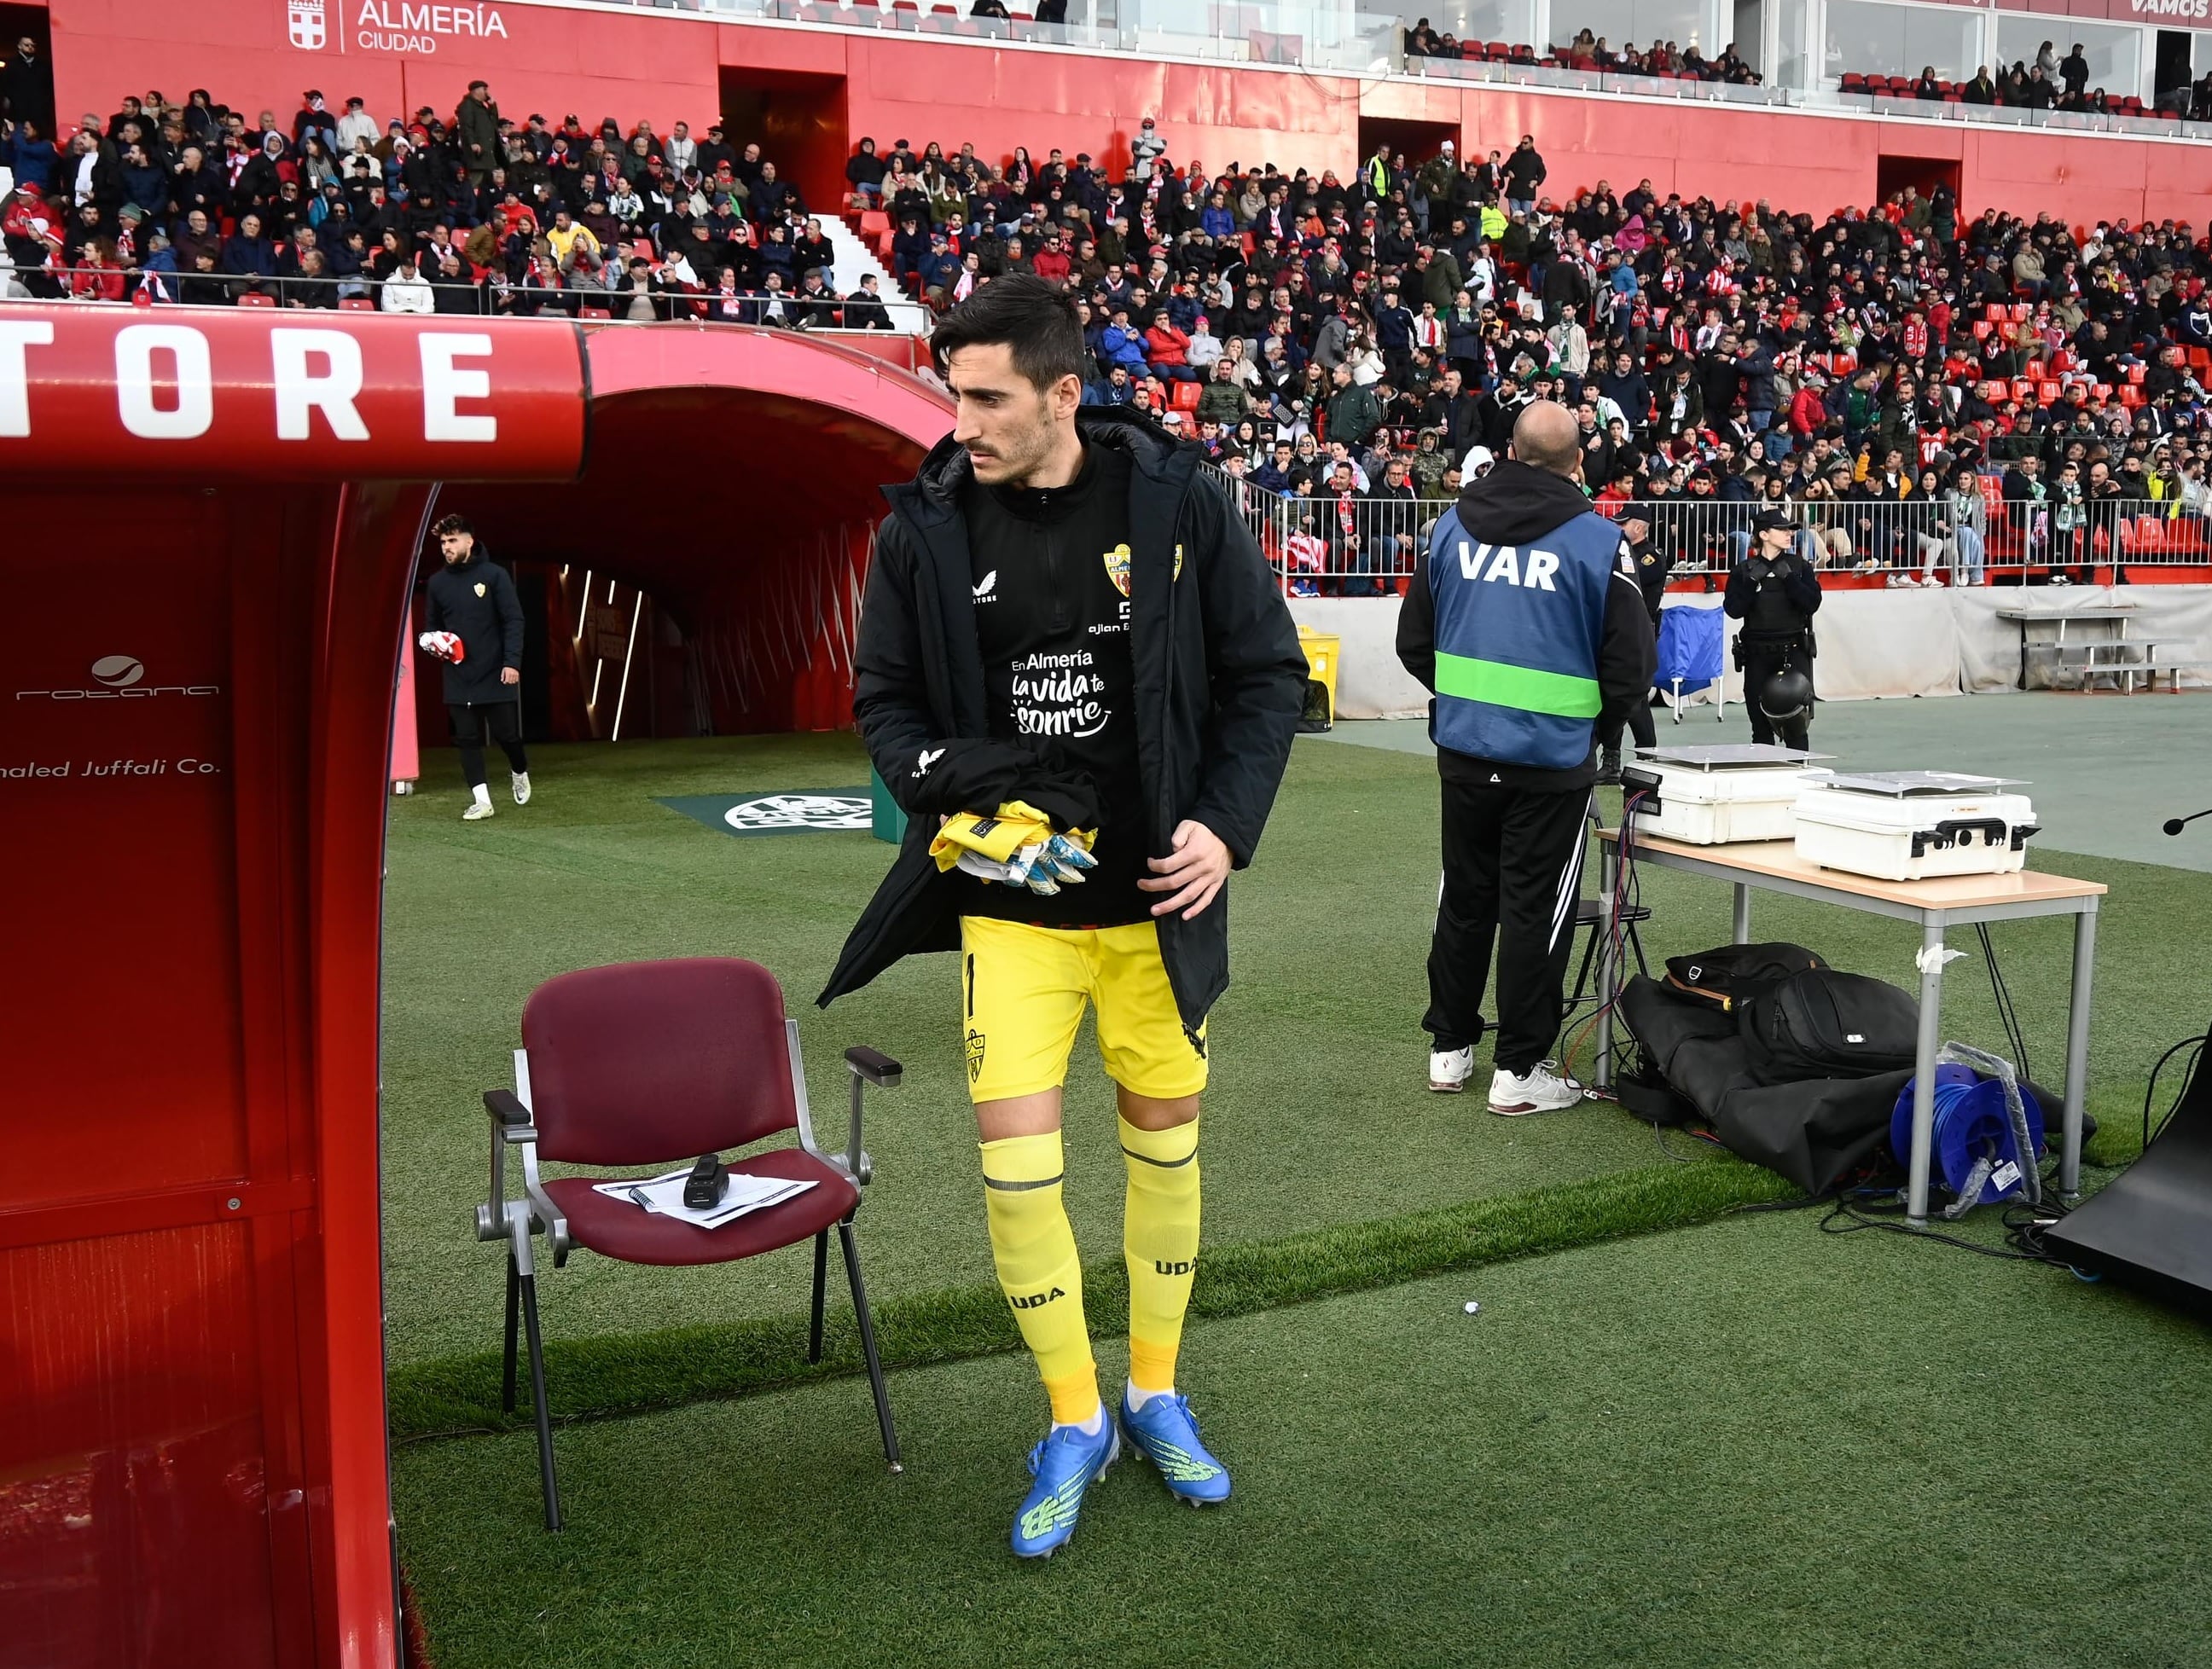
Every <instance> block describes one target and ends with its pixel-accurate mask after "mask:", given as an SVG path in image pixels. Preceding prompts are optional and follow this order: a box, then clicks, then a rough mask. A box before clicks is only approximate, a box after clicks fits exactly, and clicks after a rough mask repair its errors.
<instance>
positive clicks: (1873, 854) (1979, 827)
mask: <svg viewBox="0 0 2212 1669" xmlns="http://www.w3.org/2000/svg"><path fill="white" fill-rule="evenodd" d="M1976 783H1980V784H1986V785H1988V786H1985V787H1973V786H1960V785H1970V784H1976ZM2006 786H2007V785H2006V784H2005V783H2004V782H2003V781H2002V780H2000V779H1997V778H1994V777H1982V778H1973V777H1946V776H1943V775H1942V774H1936V773H1920V772H1913V773H1905V772H1899V773H1894V774H1890V775H1888V776H1883V777H1838V778H1837V779H1835V780H1833V781H1832V782H1830V783H1827V784H1823V785H1820V786H1814V787H1810V788H1808V789H1807V790H1806V791H1805V792H1804V793H1802V795H1800V796H1799V797H1798V800H1797V804H1796V820H1797V855H1798V856H1799V857H1800V858H1802V859H1806V860H1807V861H1808V862H1809V863H1814V864H1818V865H1820V866H1821V867H1822V868H1823V869H1832V870H1842V871H1844V872H1845V873H1847V874H1850V875H1865V876H1871V877H1875V879H1877V880H1881V881H1923V880H1926V879H1927V878H1928V877H1930V876H1939V875H2003V874H2008V873H2009V872H2011V871H2015V870H2019V869H2023V868H2025V867H2026V866H2027V842H2028V840H2029V838H2030V837H2031V836H2033V835H2034V834H2037V833H2038V832H2039V830H2038V828H2037V824H2036V822H2035V808H2034V806H2033V804H2032V803H2031V802H2030V801H2029V799H2028V798H2027V795H2025V794H2015V793H2008V792H2004V789H2005V787H2006Z"/></svg>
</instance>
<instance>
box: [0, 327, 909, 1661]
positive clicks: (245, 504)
mask: <svg viewBox="0 0 2212 1669" xmlns="http://www.w3.org/2000/svg"><path fill="white" fill-rule="evenodd" d="M801 391H803V392H801ZM946 413H947V405H946V403H945V401H944V399H943V398H942V397H941V396H940V395H939V394H937V393H935V392H933V391H932V390H931V389H930V388H929V387H928V386H927V385H924V384H923V383H921V381H919V380H917V379H915V378H914V377H913V376H911V375H909V374H908V373H904V372H902V371H898V370H895V369H892V368H890V367H886V366H884V364H882V363H881V362H879V361H875V360H873V359H871V358H868V357H867V356H866V355H860V354H857V353H851V352H848V351H845V350H842V349H837V348H835V347H833V346H830V345H829V344H827V343H823V342H820V341H817V340H810V339H805V338H799V337H790V336H787V335H783V334H781V333H773V332H755V331H744V330H737V329H730V328H717V327H677V326H642V327H609V328H606V329H603V330H601V331H598V332H596V333H594V334H592V335H590V336H589V337H586V336H584V335H583V334H581V333H580V332H579V331H577V330H576V329H575V328H574V326H568V325H560V324H556V323H552V322H540V321H520V320H518V321H485V320H476V319H467V320H463V319H423V320H419V321H418V320H414V319H401V318H397V317H391V316H378V315H351V314H347V315H340V316H338V317H337V319H325V320H324V321H321V322H318V323H317V324H315V325H313V326H309V325H306V324H304V323H303V322H302V321H301V320H299V319H297V318H296V317H295V316H291V315H284V314H278V313H271V314H269V315H266V316H253V315H249V314H248V313H246V312H245V311H244V310H238V311H235V312H234V311H233V310H229V309H208V310H204V311H202V310H196V309H186V308H177V307H170V308H163V309H161V310H160V312H159V314H158V316H157V317H151V318H149V316H148V314H146V313H143V312H142V311H140V310H138V309H135V308H118V309H113V310H106V309H94V308H85V309H70V308H66V307H55V308H44V307H38V306H30V305H19V306H13V307H10V308H9V309H8V310H7V311H6V313H5V315H4V317H0V464H5V465H6V466H7V468H8V470H9V479H10V481H11V483H12V484H13V494H12V496H13V500H14V504H15V509H16V511H17V513H18V514H19V516H21V517H22V518H25V519H26V525H38V526H42V527H48V528H64V527H72V526H74V527H88V526H93V525H97V526H98V527H99V528H100V529H101V530H102V533H101V540H100V548H99V549H98V551H97V553H96V554H93V566H92V567H86V566H85V565H84V564H82V563H72V562H68V561H58V560H56V559H55V557H54V556H53V555H52V554H51V553H50V552H40V553H38V554H33V551H34V548H33V546H31V545H30V544H28V543H24V542H18V543H17V544H16V545H15V546H13V547H11V549H10V550H9V553H8V554H7V555H5V556H0V562H3V563H4V564H5V567H6V573H7V575H8V579H9V585H10V594H11V597H12V598H13V599H14V601H15V604H16V605H17V607H18V608H19V609H20V610H21V611H22V612H21V616H20V617H21V618H22V619H24V620H26V621H37V622H40V625H39V627H38V629H37V630H35V631H33V632H28V633H26V634H23V635H22V638H21V640H20V641H19V643H18V645H17V646H16V649H15V652H14V653H13V654H12V655H11V657H10V659H11V667H10V671H12V672H13V673H14V674H15V682H16V683H18V684H20V685H21V688H20V689H14V690H12V691H11V692H7V693H6V694H5V699H4V700H0V713H4V715H5V717H4V718H0V795H4V796H5V804H6V808H7V812H8V815H7V816H5V817H0V864H4V865H6V866H7V869H8V871H9V873H11V874H14V875H16V876H18V877H36V884H34V885H24V886H21V887H19V888H18V889H16V890H15V894H14V895H13V900H12V901H13V908H12V910H11V920H10V926H11V929H12V932H11V942H12V943H13V944H15V945H16V946H17V947H19V950H18V954H16V955H15V956H10V957H9V958H8V959H7V960H6V963H5V966H4V968H0V1009H4V1011H5V1012H6V1013H7V1014H8V1015H9V1018H10V1022H11V1025H10V1031H9V1035H10V1038H11V1046H10V1049H9V1060H8V1066H9V1071H8V1072H7V1073H6V1074H5V1075H4V1077H0V1148H4V1150H5V1151H6V1152H7V1153H8V1155H9V1160H10V1163H9V1165H8V1166H6V1167H5V1168H0V1639H5V1640H7V1641H8V1642H9V1648H8V1654H9V1656H10V1659H11V1660H15V1659H17V1658H20V1659H21V1660H22V1661H25V1662H36V1663H42V1664H55V1665H94V1664H101V1665H105V1664H125V1663H128V1664H155V1663H161V1664H167V1663H179V1664H181V1663H194V1662H201V1661H204V1660H207V1656H208V1654H209V1652H210V1650H216V1651H218V1652H219V1653H220V1655H221V1656H222V1660H223V1662H224V1663H225V1664H226V1665H227V1666H234V1669H258V1666H264V1665H268V1666H273V1665H300V1664H309V1663H315V1664H328V1665H344V1666H370V1665H387V1664H390V1663H392V1662H393V1661H394V1660H395V1657H396V1636H395V1634H394V1626H395V1606H394V1599H395V1596H394V1593H393V1566H392V1545H391V1527H390V1508H389V1496H388V1489H387V1476H386V1474H387V1468H386V1437H385V1410H384V1380H383V1337H382V1327H383V1322H382V1292H381V1285H380V1283H381V1263H380V1250H381V1248H380V1241H379V1217H378V1188H379V1182H378V1128H379V1126H378V1106H377V1059H378V965H379V947H380V908H381V895H382V879H381V877H382V867H383V865H382V847H383V830H384V812H385V807H386V788H385V784H384V778H385V775H386V750H387V745H388V740H389V736H390V727H391V719H392V684H393V673H394V668H395V664H396V656H397V652H398V648H399V646H400V644H401V642H402V634H403V630H404V622H405V613H406V598H407V593H408V588H409V585H410V579H411V576H412V575H413V574H414V572H415V569H416V563H417V559H418V556H419V555H420V553H421V552H422V549H423V545H424V537H425V529H426V527H427V525H428V520H429V519H430V517H431V515H432V514H433V512H434V508H435V507H436V506H437V505H438V504H440V503H441V502H442V503H444V504H447V505H451V506H458V507H462V508H464V509H465V512H466V513H470V514H471V515H473V516H475V517H477V518H479V519H481V522H482V524H483V525H484V526H485V527H486V529H487V531H488V537H490V538H492V539H493V540H494V541H495V544H494V549H495V550H496V549H500V548H501V547H500V546H499V544H498V543H496V542H497V541H499V540H501V539H506V540H507V541H509V547H508V548H511V549H525V548H528V549H534V550H535V551H536V552H538V553H539V554H540V555H542V556H543V557H544V559H545V560H549V561H551V560H556V559H558V560H565V561H569V562H570V563H572V564H573V563H574V562H577V561H584V562H596V563H598V564H599V566H600V567H601V568H602V569H603V570H604V571H605V572H607V573H609V574H617V575H618V576H619V577H620V578H621V579H622V580H623V581H624V582H625V583H628V584H630V585H632V586H635V587H638V588H641V589H644V590H647V591H649V592H653V593H654V594H655V595H657V596H659V597H661V598H664V599H665V605H666V606H667V607H668V608H669V610H671V613H674V614H676V615H678V616H679V617H680V618H681V619H682V620H683V621H684V622H685V625H686V629H687V631H690V632H693V633H696V634H697V640H699V641H701V642H702V643H711V644H714V645H716V646H717V650H716V656H717V658H716V663H715V664H716V665H719V666H720V668H721V669H722V671H721V673H720V676H721V677H722V678H723V683H722V684H721V685H720V687H719V693H718V694H717V695H715V696H714V701H717V702H726V703H727V704H728V705H729V707H730V708H732V709H733V710H734V711H735V712H736V713H738V716H739V717H740V718H741V719H744V721H745V722H744V725H743V726H742V727H744V728H756V729H757V728H768V727H770V726H772V725H778V724H782V725H806V724H817V725H831V724H837V723H842V722H843V721H844V718H845V716H846V712H847V711H848V709H847V707H845V705H844V703H845V701H846V699H847V698H846V696H845V695H844V693H843V692H844V690H845V688H846V684H847V681H848V678H849V671H850V658H849V652H848V651H847V650H845V649H844V648H843V647H842V646H845V645H848V644H849V640H850V638H849V634H850V630H851V622H852V604H851V602H850V598H851V596H852V595H853V594H854V593H853V592H852V590H851V587H852V586H854V584H856V583H857V579H858V574H859V569H860V564H861V563H862V562H863V561H865V557H866V549H867V543H866V528H867V525H868V524H869V523H870V521H871V520H872V518H873V516H874V514H875V513H876V511H875V508H874V507H875V505H877V504H879V503H880V500H879V499H877V498H876V497H875V488H876V486H877V483H878V482H882V481H885V480H890V479H894V478H896V477H898V476H903V475H905V474H907V473H909V472H910V471H911V470H912V469H913V467H914V465H915V462H916V460H917V459H918V458H919V457H920V455H921V452H922V450H923V449H924V448H925V447H926V446H927V445H929V444H930V443H932V442H933V440H935V439H936V438H937V437H938V436H939V434H942V433H943V432H944V430H945V428H946V426H947V416H946ZM771 441H772V443H773V444H772V445H771V444H770V443H771ZM678 455H680V456H682V457H683V458H686V459H687V460H689V461H690V462H691V463H693V464H696V461H697V460H698V459H699V458H701V457H702V456H705V457H710V458H719V457H727V458H730V459H731V460H732V464H733V467H732V469H731V470H728V471H717V472H716V474H717V476H718V478H720V479H723V480H725V481H726V482H727V483H728V484H727V486H726V488H724V489H721V491H720V495H719V496H717V497H715V498H708V497H707V496H705V495H702V496H701V497H699V498H698V499H697V500H696V501H694V500H691V499H688V498H687V497H686V496H685V495H683V494H681V493H679V492H676V491H671V490H669V489H666V488H665V486H663V485H662V484H661V483H662V482H665V481H666V480H667V479H668V478H669V477H670V475H671V470H670V469H669V459H670V458H671V457H673V456H678ZM770 456H773V457H774V458H775V460H776V461H775V466H774V467H773V468H771V467H769V464H768V462H767V460H768V458H769V457H770ZM748 458H750V459H753V460H757V467H756V468H754V469H752V470H750V472H746V471H744V470H741V469H739V468H737V467H734V466H735V465H738V464H741V463H742V462H743V461H744V460H746V459H748ZM374 477H382V478H381V479H378V478H374ZM441 481H443V482H454V483H465V484H454V485H450V486H447V487H444V488H441V487H440V486H438V485H436V484H435V483H436V482H441ZM88 554H89V553H88ZM762 619H768V620H771V621H773V622H776V623H778V624H779V625H780V626H781V631H782V637H781V645H782V647H781V651H780V653H779V655H778V656H776V657H773V658H772V657H770V656H769V653H768V652H767V651H766V649H765V648H764V646H763V638H762V635H761V634H762V628H761V626H760V624H759V622H760V620H762ZM723 712H724V709H723V708H722V707H716V709H715V716H716V718H717V720H718V722H719V720H720V718H721V717H722V716H723ZM211 1642H221V1644H220V1646H219V1647H216V1646H214V1645H212V1644H211Z"/></svg>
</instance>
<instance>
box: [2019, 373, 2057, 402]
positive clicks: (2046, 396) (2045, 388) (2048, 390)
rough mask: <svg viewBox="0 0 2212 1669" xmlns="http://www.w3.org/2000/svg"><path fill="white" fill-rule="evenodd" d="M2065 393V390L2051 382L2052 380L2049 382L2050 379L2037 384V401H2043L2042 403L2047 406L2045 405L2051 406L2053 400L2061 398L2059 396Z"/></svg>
mask: <svg viewBox="0 0 2212 1669" xmlns="http://www.w3.org/2000/svg"><path fill="white" fill-rule="evenodd" d="M2023 380H2027V379H2023ZM2063 392H2064V390H2063V389H2062V388H2061V387H2060V386H2059V385H2057V383H2055V382H2051V381H2050V380H2049V379H2045V380H2042V381H2039V382H2037V383H2036V385H2035V398H2037V399H2039V400H2040V401H2042V402H2043V404H2045V405H2049V404H2051V402H2052V401H2053V400H2055V399H2057V398H2058V397H2059V395H2060V394H2062V393H2063Z"/></svg>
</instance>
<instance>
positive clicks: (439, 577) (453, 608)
mask: <svg viewBox="0 0 2212 1669" xmlns="http://www.w3.org/2000/svg"><path fill="white" fill-rule="evenodd" d="M426 589H427V590H428V593H429V606H428V608H427V609H425V610H424V611H423V620H422V623H423V628H424V629H425V630H427V631H432V632H457V633H459V634H460V639H461V643H462V646H463V647H464V649H465V654H464V655H463V657H462V659H461V663H460V665H458V666H456V665H454V664H453V662H451V661H447V662H446V663H445V680H446V705H447V706H448V707H459V706H462V705H464V704H471V705H475V706H478V707H481V706H483V705H485V704H486V703H488V702H492V701H513V700H514V698H515V691H514V689H513V688H512V687H511V686H509V685H507V684H503V683H500V681H499V671H500V668H501V667H503V666H512V667H513V668H515V669H516V670H517V671H520V670H521V667H522V604H521V602H520V600H519V599H518V598H516V596H515V594H514V580H513V578H512V577H511V576H510V575H509V574H507V570H506V569H505V568H503V567H500V566H499V564H498V563H496V562H495V561H492V559H491V556H490V555H489V552H487V551H486V550H485V549H484V546H483V540H481V539H479V540H477V547H476V549H474V550H472V551H471V552H470V553H469V560H468V561H465V562H462V563H460V564H459V565H458V566H456V565H454V564H452V563H448V562H447V561H444V560H443V559H442V558H441V559H440V561H439V563H438V569H437V572H436V573H435V574H432V575H431V576H430V583H429V585H428V587H427V588H426Z"/></svg>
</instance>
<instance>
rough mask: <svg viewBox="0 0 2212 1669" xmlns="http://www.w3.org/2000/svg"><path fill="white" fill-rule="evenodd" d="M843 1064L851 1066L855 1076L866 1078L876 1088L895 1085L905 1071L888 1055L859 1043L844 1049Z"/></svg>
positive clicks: (892, 1087)
mask: <svg viewBox="0 0 2212 1669" xmlns="http://www.w3.org/2000/svg"><path fill="white" fill-rule="evenodd" d="M845 1064H846V1065H848V1066H849V1067H851V1068H852V1070H853V1075H854V1077H860V1078H865V1079H866V1080H867V1081H868V1082H869V1083H872V1084H874V1085H875V1086H876V1087H877V1088H878V1089H895V1088H896V1087H897V1084H898V1081H899V1079H900V1077H902V1075H903V1074H904V1071H905V1068H903V1067H902V1066H901V1065H899V1064H898V1062H896V1060H893V1059H891V1058H890V1056H889V1055H887V1054H880V1053H877V1051H875V1050H873V1049H871V1048H867V1047H863V1046H862V1045H860V1044H855V1045H854V1047H851V1048H849V1049H848V1050H846V1051H845Z"/></svg>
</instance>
